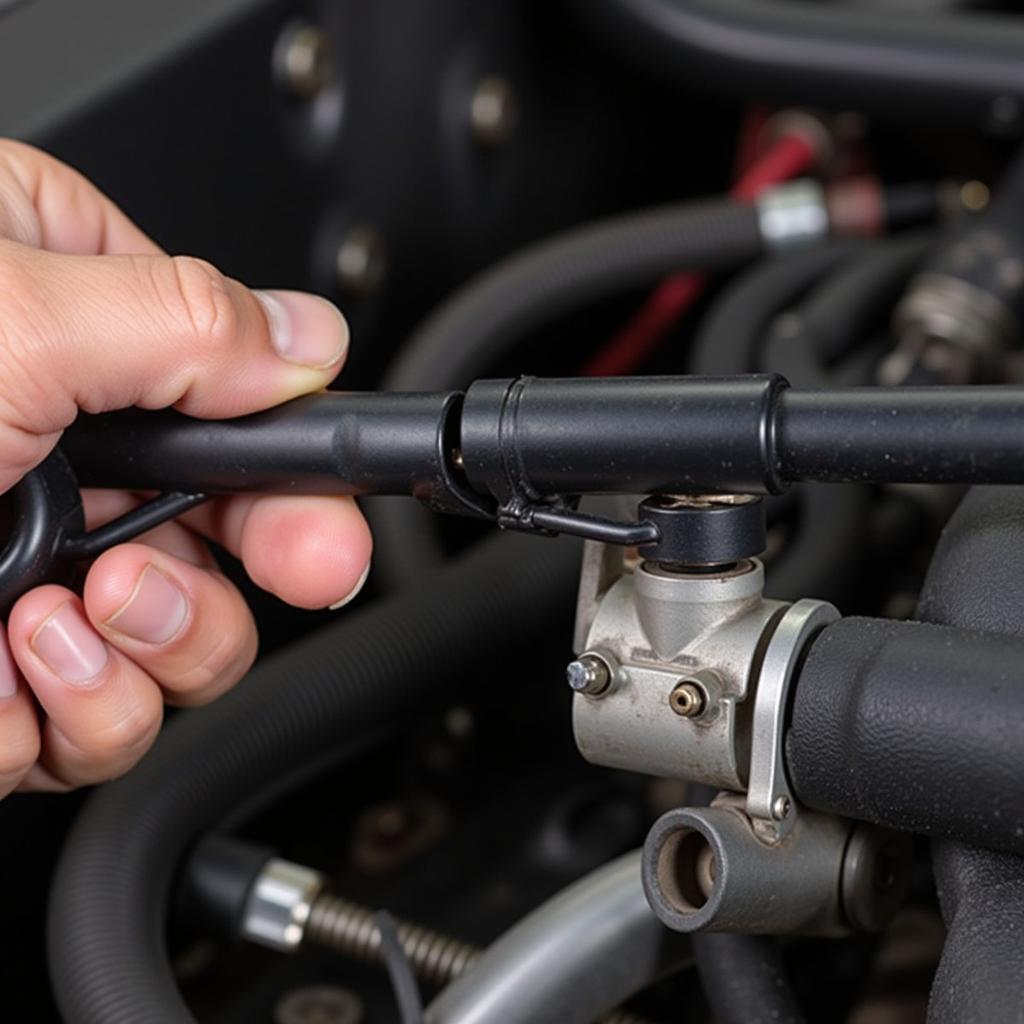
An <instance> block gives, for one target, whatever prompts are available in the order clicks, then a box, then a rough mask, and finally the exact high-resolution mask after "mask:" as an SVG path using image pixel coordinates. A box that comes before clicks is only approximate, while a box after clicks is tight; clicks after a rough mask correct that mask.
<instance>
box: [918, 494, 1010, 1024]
mask: <svg viewBox="0 0 1024 1024" xmlns="http://www.w3.org/2000/svg"><path fill="white" fill-rule="evenodd" d="M918 614H919V615H920V617H921V618H923V619H928V620H930V621H933V622H942V623H949V624H951V625H957V626H966V627H970V628H972V629H983V630H989V631H991V633H992V634H1005V635H1007V636H1011V637H1024V492H1022V491H1020V490H1018V489H1010V488H996V487H976V488H974V489H973V490H971V491H969V492H968V494H967V496H966V497H965V498H964V500H963V501H962V502H961V503H960V507H959V508H958V509H957V511H956V512H955V513H954V514H953V517H952V519H951V520H950V522H949V524H948V526H947V527H946V529H945V531H944V532H943V535H942V538H941V540H940V541H939V544H938V546H937V548H936V550H935V554H934V556H933V557H932V562H931V566H930V567H929V570H928V576H927V578H926V580H925V585H924V588H923V590H922V593H921V601H920V603H919V605H918ZM980 682H981V685H980V686H977V687H976V689H975V691H974V692H975V693H976V694H977V697H978V699H979V700H980V699H982V698H983V697H984V698H986V699H987V697H988V693H989V691H990V690H991V689H992V688H993V686H999V685H1001V683H1000V682H999V681H996V680H994V679H992V678H991V677H986V678H984V679H983V680H981V681H980ZM970 696H973V694H965V699H967V698H969V697H970ZM1022 696H1024V694H1022ZM1020 721H1021V719H1020V717H1019V715H1018V717H1017V719H1016V723H1017V727H1018V730H1019V728H1020ZM1016 777H1017V790H1016V797H1017V798H1016V804H1015V807H1016V809H1017V811H1018V813H1019V810H1020V804H1021V798H1020V789H1021V787H1020V782H1019V779H1020V764H1019V763H1018V766H1017V776H1016ZM979 796H981V797H982V799H985V798H986V796H985V794H984V792H983V791H982V792H980V793H979ZM932 851H933V853H932V855H933V861H934V866H935V880H936V882H937V885H938V890H939V901H940V903H941V905H942V914H943V917H944V919H945V922H946V943H945V946H944V948H943V952H942V959H941V960H940V961H939V969H938V972H937V973H936V975H935V981H934V983H933V985H932V995H931V1002H930V1005H929V1014H928V1020H929V1022H930V1024H959V1022H961V1021H971V1020H974V1021H995V1020H1013V1019H1015V1018H1016V1017H1019V1015H1020V1008H1021V1006H1024V943H1022V942H1019V941H1017V936H1020V935H1022V934H1024V859H1021V858H1019V857H1010V856H1006V855H1004V854H999V853H992V852H991V851H988V850H983V849H975V848H971V847H969V846H964V845H963V844H961V843H950V842H937V843H935V844H933V848H932Z"/></svg>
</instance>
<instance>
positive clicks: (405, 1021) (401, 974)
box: [374, 910, 423, 1024]
mask: <svg viewBox="0 0 1024 1024" xmlns="http://www.w3.org/2000/svg"><path fill="white" fill-rule="evenodd" d="M374 923H375V924H376V925H377V930H378V931H379V932H380V949H381V953H383V955H384V966H385V967H386V968H387V972H388V977H389V978H390V979H391V990H392V991H393V992H394V994H395V1002H396V1003H397V1004H398V1018H399V1020H400V1021H401V1024H423V999H422V998H421V996H420V989H419V986H418V985H417V984H416V977H415V975H414V974H413V971H412V964H410V963H409V958H408V956H406V953H405V949H404V947H403V946H402V940H401V939H400V938H399V937H398V925H397V924H395V919H394V918H393V917H392V916H391V915H390V914H389V913H388V912H387V911H386V910H378V911H377V913H376V914H375V915H374Z"/></svg>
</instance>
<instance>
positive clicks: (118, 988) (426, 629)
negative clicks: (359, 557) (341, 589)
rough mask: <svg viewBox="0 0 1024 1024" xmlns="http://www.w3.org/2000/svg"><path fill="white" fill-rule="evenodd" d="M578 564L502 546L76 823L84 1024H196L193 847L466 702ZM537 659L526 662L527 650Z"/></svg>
mask: <svg viewBox="0 0 1024 1024" xmlns="http://www.w3.org/2000/svg"><path fill="white" fill-rule="evenodd" d="M577 560H578V550H577V548H576V546H575V545H573V544H571V543H568V544H566V543H564V542H555V543H553V544H545V543H538V542H537V541H536V540H532V539H523V538H516V537H501V538H497V539H495V540H494V541H490V542H488V543H487V544H486V545H482V546H480V547H479V548H478V549H474V550H473V551H471V552H470V553H469V554H467V555H465V556H464V557H463V558H462V559H460V560H459V561H458V562H457V563H455V564H453V565H452V566H450V567H449V568H447V569H446V570H445V571H444V572H442V573H440V574H438V575H437V576H436V577H434V578H432V579H430V580H427V581H424V582H423V584H422V585H421V586H418V587H414V588H412V589H411V590H406V591H405V592H403V593H402V594H399V595H397V596H396V597H394V598H392V599H389V600H387V601H384V602H381V603H379V604H375V605H371V606H369V607H368V608H367V609H366V610H365V611H363V612H362V613H360V614H356V615H353V616H351V617H349V618H348V619H347V620H346V621H345V622H344V623H343V624H341V625H339V626H336V627H331V628H330V629H328V630H325V631H323V632H321V633H319V634H316V635H314V636H313V637H312V638H310V639H308V640H304V641H302V642H301V643H300V644H297V645H295V646H294V647H292V648H289V649H286V650H284V651H282V652H281V653H280V654H276V655H274V656H273V657H271V658H269V659H267V660H266V661H264V662H263V663H261V664H260V665H259V666H258V667H257V668H256V669H255V670H254V671H253V672H252V673H251V674H250V675H249V677H248V678H247V679H246V680H245V682H244V683H243V684H242V685H241V686H239V687H238V689H236V690H235V691H233V692H232V693H230V694H229V695H227V696H226V697H224V698H222V699H221V700H220V701H218V702H217V703H215V704H213V705H211V706H210V707H208V708H204V709H203V710H201V711H195V712H188V713H186V714H183V715H182V716H181V717H180V718H178V719H177V720H176V721H174V722H173V723H171V725H170V726H169V727H168V728H167V729H166V730H165V731H164V733H163V734H162V735H161V737H160V738H159V740H158V741H157V743H156V745H155V746H154V748H153V750H152V751H151V752H150V753H149V754H148V755H147V756H146V758H144V759H143V761H142V763H141V764H140V765H139V766H138V767H137V768H136V769H135V770H133V771H132V772H131V773H130V774H129V775H127V776H125V777H124V778H123V779H120V780H118V781H117V782H114V783H111V784H109V785H107V786H104V787H103V788H102V789H100V790H99V791H98V792H97V794H96V795H95V796H94V797H93V798H92V799H91V800H90V802H89V803H88V804H87V805H86V807H85V809H84V810H83V812H82V814H81V816H80V818H79V820H78V821H77V823H76V824H75V827H74V828H73V830H72V832H71V834H70V835H69V837H68V841H67V844H66V847H65V850H64V853H63V855H62V858H61V862H60V865H59V868H58V871H57V874H56V877H55V879H54V883H53V888H52V892H51V900H50V913H49V923H48V929H47V932H48V935H49V961H50V970H51V975H52V980H53V986H54V990H55V993H56V996H57V1000H58V1004H59V1006H60V1009H61V1012H62V1014H63V1017H64V1020H65V1021H67V1022H68V1024H140V1022H142V1021H145V1022H146V1024H191V1022H192V1020H193V1018H192V1015H191V1013H190V1012H189V1010H188V1008H187V1007H186V1005H185V1003H184V1002H183V1000H182V998H181V995H180V994H179V992H178V990H177V987H176V986H175V983H174V978H173V976H172V975H171V971H170V968H169V965H168V962H167V949H166V945H165V937H164V929H165V917H166V905H167V902H168V898H169V893H170V888H171V883H172V879H173V875H174V872H175V868H176V866H177V865H178V863H179V861H180V859H181V857H182V855H183V853H184V852H185V850H186V848H187V846H188V845H189V844H190V843H191V842H192V841H193V840H194V839H195V838H196V837H197V836H198V835H199V834H201V833H202V832H204V831H206V830H208V829H209V828H211V827H214V826H216V825H217V824H218V822H219V821H220V820H221V819H222V818H223V817H224V816H225V815H226V814H227V813H228V812H229V811H230V810H231V808H233V807H234V806H236V805H237V804H238V803H240V802H244V801H245V800H246V799H247V798H249V797H250V796H251V795H252V793H253V792H256V791H258V790H260V789H261V788H262V787H264V786H268V785H270V784H272V783H273V782H274V781H275V780H276V779H278V778H280V777H281V776H282V775H284V774H286V773H288V772H289V771H292V770H294V769H295V768H296V767H297V766H299V765H300V764H302V763H304V762H307V761H310V760H313V759H316V758H318V757H319V756H322V755H323V754H325V753H326V752H328V751H330V750H331V749H334V748H336V747H337V746H338V745H340V744H344V743H345V742H346V741H350V740H351V739H353V738H355V737H359V736H361V735H364V734H365V733H366V732H367V731H370V730H374V729H375V728H378V727H380V726H381V725H383V724H385V723H390V722H393V721H395V720H396V719H400V718H408V717H410V716H413V715H415V714H416V713H417V712H418V711H422V710H423V709H424V708H425V707H430V706H438V705H439V704H440V702H442V701H444V700H446V699H448V698H449V697H450V696H451V681H452V680H453V679H456V678H458V676H459V675H460V674H462V671H463V670H464V669H466V668H468V667H469V666H471V665H473V664H474V663H475V662H477V661H480V660H483V659H486V660H487V662H488V663H493V662H494V661H495V659H499V660H500V659H501V658H502V657H505V656H510V655H511V653H512V651H513V650H518V649H519V647H521V644H522V638H523V637H524V636H531V635H534V634H535V633H536V632H537V631H538V630H540V629H542V628H544V626H545V625H546V623H548V622H550V621H551V619H552V618H553V617H557V616H558V614H559V613H560V612H562V611H564V610H565V609H567V608H571V605H572V601H573V593H574V590H575V578H574V577H575V574H574V572H573V568H574V566H575V565H576V564H577ZM520 653H521V652H520Z"/></svg>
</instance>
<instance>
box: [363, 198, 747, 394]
mask: <svg viewBox="0 0 1024 1024" xmlns="http://www.w3.org/2000/svg"><path fill="white" fill-rule="evenodd" d="M762 251H763V244H762V240H761V233H760V230H759V227H758V218H757V213H756V211H755V209H754V207H752V206H750V205H748V204H742V203H736V202H731V201H728V200H717V201H706V202H690V203H683V204H680V205H676V206H667V207H662V208H656V209H651V210H645V211H642V212H640V213H629V214H624V215H622V216H620V217H614V218H612V219H610V220H606V221H600V222H598V223H596V224H588V225H585V226H584V227H580V228H576V229H574V230H571V231H567V232H565V233H563V234H560V235H556V236H555V237H554V238H552V239H548V240H545V241H542V242H540V243H538V244H537V245H533V246H530V247H529V248H527V249H524V250H523V251H521V252H519V253H517V254H515V255H513V256H511V257H510V258H509V259H506V260H504V261H503V262H501V263H499V264H497V266H495V267H493V268H491V269H490V270H486V271H484V273H482V274H481V275H479V276H478V277H476V278H474V279H472V280H471V281H470V282H469V283H468V284H466V285H465V286H463V287H462V288H461V289H459V291H457V292H456V293H455V294H454V295H453V296H452V297H451V298H450V299H449V300H448V301H447V302H445V303H444V304H443V305H442V306H441V307H440V308H439V309H437V310H436V311H435V312H434V313H433V314H432V315H431V316H430V317H429V318H428V319H427V321H426V322H425V323H424V324H423V326H422V327H421V328H420V329H419V330H418V331H417V332H416V333H415V334H414V335H413V336H412V337H411V338H410V339H409V341H408V342H407V343H406V344H405V345H404V346H403V348H402V351H401V353H400V354H399V356H398V358H397V360H396V361H395V363H394V364H393V365H392V366H391V368H390V369H389V370H388V373H387V374H386V376H385V378H384V382H383V383H384V387H385V388H387V389H388V390H396V391H413V390H415V391H435V390H444V389H447V388H450V387H456V388H464V387H466V386H468V385H469V383H470V382H471V381H472V380H473V378H474V377H477V376H479V375H480V374H482V373H486V372H487V370H488V369H489V368H491V367H493V365H494V363H495V362H496V361H497V360H498V359H500V358H501V357H502V356H503V355H505V354H506V353H507V352H508V351H509V350H510V348H511V347H512V346H514V345H518V344H520V343H521V342H522V340H523V339H524V338H525V337H526V336H528V335H529V334H530V332H531V331H534V330H536V329H537V328H539V327H543V326H546V325H548V324H550V323H552V322H553V321H554V320H555V319H556V318H557V317H559V316H562V315H564V314H567V313H572V312H575V311H576V310H578V309H581V308H584V307H586V306H588V305H590V304H592V303H594V302H598V301H601V300H603V299H606V298H608V296H610V295H614V294H616V293H620V292H624V291H627V290H628V289H630V288H635V287H639V286H642V285H648V284H651V283H653V282H655V281H657V280H658V279H659V278H660V277H662V276H664V275H665V274H670V273H672V272H674V271H679V270H703V271H716V270H733V269H735V268H736V267H738V266H741V265H742V264H744V263H749V262H750V261H751V260H753V259H755V258H757V257H758V256H760V255H761V253H762Z"/></svg>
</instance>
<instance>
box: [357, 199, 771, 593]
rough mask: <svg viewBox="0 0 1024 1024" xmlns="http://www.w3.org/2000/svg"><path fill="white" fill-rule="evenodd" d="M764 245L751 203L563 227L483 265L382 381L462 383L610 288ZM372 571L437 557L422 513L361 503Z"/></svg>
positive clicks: (390, 579)
mask: <svg viewBox="0 0 1024 1024" xmlns="http://www.w3.org/2000/svg"><path fill="white" fill-rule="evenodd" d="M761 249H762V245H761V237H760V232H759V229H758V225H757V217H756V214H755V213H754V211H753V208H752V207H750V206H744V205H740V204H735V203H730V202H727V201H724V200H722V201H717V202H704V203H701V202H691V203H685V204H682V205H676V206H671V207H666V208H664V209H661V210H655V211H645V212H643V213H639V214H636V213H633V214H626V215H623V216H620V217H615V218H613V219H611V220H607V221H604V222H601V223H598V224H594V225H588V226H585V227H581V228H576V229H574V230H571V231H568V232H564V233H562V234H560V235H557V236H555V237H554V238H553V239H549V240H545V241H542V242H540V243H538V244H537V245H534V246H531V247H529V248H528V249H526V250H524V251H523V252H521V253H517V254H515V255H513V256H511V257H510V258H508V259H506V260H504V261H502V262H501V263H499V264H497V266H495V267H493V268H491V269H490V270H487V271H485V272H484V273H482V274H481V275H479V276H477V277H476V278H474V279H473V280H471V281H469V282H468V283H467V284H466V285H465V286H464V287H462V288H461V289H459V290H458V291H457V292H456V293H455V294H454V295H453V296H452V297H451V298H450V299H448V300H447V301H446V302H444V303H443V304H442V305H441V306H440V307H439V308H438V309H437V310H436V311H435V312H434V313H433V314H432V315H431V316H430V317H429V318H428V319H427V320H426V322H425V323H424V324H423V325H422V326H421V327H420V328H419V329H418V330H417V331H416V332H415V333H414V334H413V335H412V336H411V337H410V338H409V340H408V341H407V342H406V343H405V345H404V346H403V347H402V349H401V351H400V353H399V355H398V358H397V359H396V360H395V362H394V363H393V364H392V366H391V367H390V368H389V370H388V372H387V373H386V375H385V377H384V380H383V386H384V387H385V388H388V389H395V390H398V391H420V390H423V391H433V390H447V389H449V388H464V387H466V386H467V385H468V384H469V383H470V382H471V381H472V380H473V378H474V377H477V376H479V375H481V374H484V373H487V372H493V369H494V367H495V365H496V364H497V363H499V362H500V360H501V359H502V358H503V357H504V356H505V355H507V354H508V353H509V352H510V351H511V350H512V349H513V348H514V347H515V346H516V345H519V344H521V343H522V341H523V339H524V338H526V337H528V336H529V335H530V333H531V332H532V331H535V330H537V329H538V328H540V327H544V326H547V325H548V324H549V323H551V322H552V321H553V320H555V319H556V318H557V317H559V316H561V315H564V314H567V313H571V312H574V311H576V310H578V309H581V308H584V307H586V306H588V305H590V304H592V303H594V302H596V301H600V300H602V299H604V298H606V297H607V296H608V295H610V294H615V293H616V292H620V291H624V290H627V289H629V288H631V287H637V286H641V285H647V284H650V283H651V282H654V281H656V280H658V278H659V277H662V276H663V275H665V274H668V273H671V272H673V271H676V270H686V269H696V270H711V271H713V270H732V269H734V268H735V267H737V266H740V265H742V264H744V263H747V262H750V261H751V260H753V259H754V258H755V257H757V256H758V255H759V254H760V252H761ZM366 512H367V516H368V518H369V520H370V524H371V526H372V527H373V534H374V540H375V546H376V552H375V556H374V573H375V574H376V576H377V578H379V579H381V580H382V581H383V583H384V585H385V586H386V587H388V588H393V587H396V586H400V585H402V584H403V583H404V582H405V581H407V580H409V579H410V578H412V577H413V576H414V575H415V574H416V573H418V572H423V571H426V570H429V569H430V568H431V567H432V566H434V565H438V564H440V563H441V562H442V561H443V560H444V548H443V546H442V544H441V540H440V538H439V537H438V535H437V533H436V529H435V528H434V527H433V526H432V524H430V523H429V522H427V521H426V517H425V515H424V512H423V510H422V509H420V508H417V507H416V506H415V505H410V504H408V503H399V502H393V501H388V502H379V501H369V502H367V503H366Z"/></svg>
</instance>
